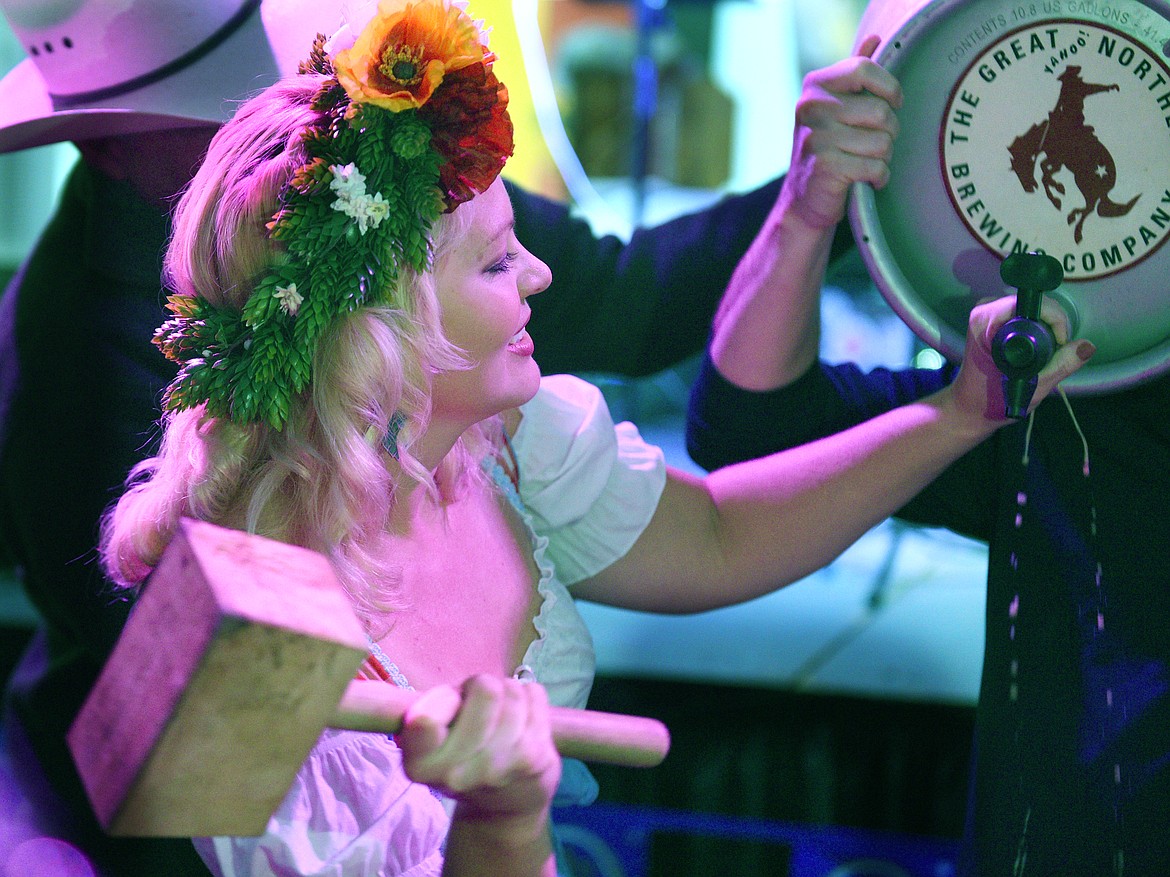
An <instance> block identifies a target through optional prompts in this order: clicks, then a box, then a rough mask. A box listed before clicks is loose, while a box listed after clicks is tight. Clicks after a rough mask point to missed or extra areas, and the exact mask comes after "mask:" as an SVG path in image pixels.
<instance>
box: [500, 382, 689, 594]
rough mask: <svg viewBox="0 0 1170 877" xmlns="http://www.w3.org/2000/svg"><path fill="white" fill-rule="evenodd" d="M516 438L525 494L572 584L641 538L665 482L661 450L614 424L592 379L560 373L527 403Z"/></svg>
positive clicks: (627, 425) (522, 495)
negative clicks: (588, 381)
mask: <svg viewBox="0 0 1170 877" xmlns="http://www.w3.org/2000/svg"><path fill="white" fill-rule="evenodd" d="M521 411H522V413H523V418H522V419H521V422H520V427H519V429H518V430H517V432H516V436H515V438H514V440H513V447H514V448H515V451H516V458H517V461H518V462H519V466H520V498H521V499H522V500H523V502H524V505H525V507H526V508H527V510H528V512H529V514H530V515H531V516H532V525H533V529H535V530H536V532H537V534H539V535H541V536H544V537H546V538H547V539H548V548H547V551H546V554H547V556H548V557H549V558H550V559H551V560H552V562H553V564H554V565H555V567H556V570H557V573H558V577H559V578H560V580H561V581H562V582H564V583H565V584H566V585H571V584H573V583H574V582H579V581H581V580H582V579H586V578H589V577H590V576H592V575H594V574H596V573H598V572H600V571H601V570H603V569H605V568H606V567H607V566H609V565H610V564H611V563H613V562H614V561H615V560H617V559H619V558H620V557H622V555H624V554H625V553H626V552H627V551H629V550H630V547H631V546H632V545H633V544H634V542H636V541H637V539H638V536H640V535H641V533H642V531H643V530H644V529H645V528H646V525H647V524H648V523H649V522H650V518H651V517H652V516H653V515H654V510H655V509H656V508H657V507H658V500H659V498H660V497H661V495H662V490H663V487H664V486H665V484H666V462H665V459H664V458H663V455H662V451H661V449H660V448H658V447H656V446H654V445H650V444H647V443H646V442H645V441H643V440H642V437H641V435H640V434H639V433H638V429H637V427H635V426H634V425H633V424H632V423H619V424H617V425H615V424H614V422H613V418H612V417H611V416H610V413H609V408H608V406H607V405H606V404H605V398H604V397H603V396H602V395H601V391H600V390H598V389H597V388H596V387H595V386H593V385H592V384H589V383H586V382H585V381H583V380H581V379H579V378H575V377H571V376H569V375H556V376H553V377H547V378H544V379H543V380H542V381H541V387H540V391H539V392H538V393H537V394H536V396H535V397H534V398H533V399H532V400H531V401H530V402H528V403H527V404H526V405H524V406H523V408H522V409H521Z"/></svg>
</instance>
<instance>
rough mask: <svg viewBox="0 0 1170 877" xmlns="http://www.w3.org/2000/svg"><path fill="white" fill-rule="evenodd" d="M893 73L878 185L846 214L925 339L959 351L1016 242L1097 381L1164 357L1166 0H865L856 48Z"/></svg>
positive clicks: (1168, 108)
mask: <svg viewBox="0 0 1170 877" xmlns="http://www.w3.org/2000/svg"><path fill="white" fill-rule="evenodd" d="M869 34H877V35H878V36H879V37H881V44H880V45H879V47H878V50H877V52H876V54H875V56H874V57H875V60H877V61H878V62H879V63H881V64H882V65H883V66H884V67H886V68H887V69H889V70H890V71H891V72H892V73H894V74H895V75H896V76H897V77H898V78H899V80H900V81H901V83H902V87H903V90H904V95H905V103H904V105H903V107H902V108H901V110H900V111H899V113H898V116H899V120H900V123H901V132H900V135H899V138H898V141H897V143H896V144H895V147H894V149H895V154H894V159H893V162H892V165H891V178H890V181H889V184H888V185H887V186H886V187H885V188H883V189H882V190H880V191H874V190H873V189H872V188H871V187H870V186H868V185H858V186H856V187H855V189H854V192H853V193H852V194H853V197H852V200H851V204H850V220H851V222H852V225H853V231H854V234H855V236H856V238H857V241H858V245H859V247H860V249H861V252H862V256H863V258H864V259H865V261H866V264H867V266H868V267H869V270H870V273H871V274H872V276H873V277H874V280H875V283H876V284H877V286H878V288H879V290H880V291H881V293H882V294H883V296H885V298H886V299H887V301H888V302H889V303H890V305H891V306H892V307H893V309H894V310H895V311H896V312H897V313H898V314H899V316H900V317H901V318H902V319H903V320H904V321H905V322H906V323H907V325H909V326H910V328H911V329H912V330H913V331H914V332H915V333H916V334H917V335H918V336H919V337H920V338H921V339H922V340H923V341H924V342H926V343H927V344H929V345H931V346H932V347H934V348H935V349H937V350H939V351H940V352H941V353H943V354H944V355H946V356H948V357H949V358H952V359H958V358H959V357H961V355H962V351H963V341H964V335H965V332H966V326H967V317H968V314H969V312H970V309H971V307H972V305H973V304H974V303H975V302H977V301H979V300H980V299H982V298H986V297H995V296H1000V295H1004V294H1007V293H1010V292H1012V290H1011V289H1010V288H1009V287H1007V286H1006V285H1005V283H1004V281H1003V280H1002V279H1001V277H1000V272H999V267H1000V264H1001V262H1002V261H1003V259H1004V258H1005V257H1006V256H1008V255H1010V254H1012V253H1017V252H1042V253H1046V254H1048V255H1050V256H1052V257H1054V258H1056V259H1057V260H1058V261H1059V262H1060V264H1061V266H1062V268H1063V274H1064V278H1063V281H1062V282H1061V283H1060V285H1059V287H1057V288H1056V289H1055V290H1054V291H1052V292H1051V293H1050V295H1052V296H1053V297H1055V298H1056V299H1057V300H1059V301H1060V302H1061V304H1062V305H1064V307H1065V308H1066V310H1067V311H1068V313H1069V315H1070V318H1071V321H1072V324H1073V329H1074V336H1075V337H1082V338H1089V339H1091V340H1092V341H1093V342H1094V343H1096V345H1097V348H1098V352H1097V354H1096V356H1095V357H1094V358H1093V359H1092V360H1091V361H1090V362H1089V363H1088V364H1087V365H1086V366H1085V367H1084V368H1083V369H1082V370H1081V371H1080V372H1079V373H1078V374H1076V375H1075V376H1073V377H1072V378H1071V379H1069V380H1068V381H1067V382H1066V387H1067V388H1068V389H1069V391H1070V392H1103V391H1106V390H1109V389H1114V388H1119V387H1123V386H1127V385H1130V384H1133V383H1137V382H1139V381H1142V380H1144V379H1146V378H1149V377H1152V376H1154V375H1156V374H1160V373H1162V372H1163V371H1164V370H1166V369H1167V368H1170V270H1168V268H1170V247H1168V246H1166V241H1167V238H1168V237H1170V64H1168V54H1170V5H1168V4H1167V3H1163V2H1153V0H1151V2H1145V3H1143V2H1138V0H1108V2H1102V0H932V2H925V3H922V2H912V0H874V2H872V3H871V4H870V5H869V6H868V7H867V8H866V10H865V12H864V13H863V15H862V19H861V23H860V26H859V28H858V31H857V39H858V43H860V41H861V40H863V39H864V38H865V37H866V36H867V35H869Z"/></svg>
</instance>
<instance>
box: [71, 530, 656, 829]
mask: <svg viewBox="0 0 1170 877" xmlns="http://www.w3.org/2000/svg"><path fill="white" fill-rule="evenodd" d="M366 654H367V642H366V637H365V634H364V632H363V630H362V627H361V625H360V624H359V623H358V620H357V618H356V616H355V615H354V613H353V610H352V609H351V607H350V603H349V600H348V598H347V596H346V594H345V592H344V591H343V590H342V588H341V586H340V584H339V583H338V582H337V580H336V578H335V576H334V574H333V571H332V568H331V567H330V566H329V563H328V561H326V559H325V558H324V557H323V556H322V555H320V554H317V553H316V552H313V551H308V550H306V549H303V548H297V547H295V546H291V545H286V544H284V543H280V542H275V541H272V540H270V539H265V538H262V537H259V536H250V535H248V534H246V533H241V532H239V531H236V530H227V529H224V528H222V527H217V526H214V525H212V524H207V523H203V522H198V521H190V520H184V521H183V522H182V523H181V524H180V527H179V529H178V532H177V533H176V534H175V538H174V539H173V540H172V542H171V544H170V546H169V547H168V548H167V550H166V552H165V554H164V556H163V558H162V560H161V561H160V563H159V565H158V567H157V568H156V569H155V571H154V573H153V574H152V575H151V577H150V580H149V582H148V584H147V587H146V588H145V589H144V590H143V592H142V594H141V596H140V597H139V599H138V602H137V604H136V605H135V608H134V611H133V613H132V614H131V617H130V620H129V622H128V623H127V624H126V627H125V629H124V630H123V632H122V636H121V638H120V639H119V641H118V643H117V645H116V646H115V648H114V651H113V653H112V654H111V656H110V659H109V661H108V662H107V663H106V666H105V668H104V669H103V671H102V673H101V675H100V677H99V678H98V681H97V683H96V685H95V686H94V688H93V690H92V691H91V692H90V696H89V698H88V699H87V700H86V702H85V705H84V706H83V707H82V709H81V712H80V713H79V714H78V716H77V719H76V720H75V721H74V723H73V726H72V728H71V729H70V731H69V735H68V742H69V747H70V749H71V750H72V752H73V758H74V760H75V762H76V763H77V768H78V771H79V773H80V774H81V778H82V781H83V782H84V784H85V788H86V790H87V792H88V793H89V797H90V800H91V802H92V804H93V807H94V811H95V813H96V814H97V817H98V820H99V821H100V823H101V824H102V826H104V827H105V829H106V830H107V831H108V832H110V833H111V834H115V835H130V836H160V837H195V836H208V835H259V834H262V833H263V832H264V829H265V826H266V825H267V823H268V820H269V817H270V816H271V815H272V813H273V812H274V811H275V810H276V808H277V806H279V804H280V802H281V800H282V799H283V798H284V796H285V794H287V792H288V789H289V787H290V786H291V785H292V780H293V777H294V775H295V774H296V771H297V770H298V769H299V768H300V766H301V764H302V763H303V762H304V760H305V758H306V757H307V756H308V753H309V750H310V749H311V748H312V746H313V744H314V743H315V742H316V740H317V738H318V737H319V736H320V734H321V732H322V730H323V729H324V728H325V727H327V726H329V727H334V728H344V729H348V730H355V731H377V732H382V733H394V732H395V731H397V730H398V729H399V728H400V727H401V722H402V716H403V714H404V713H405V711H406V709H407V707H408V706H409V705H410V703H411V702H412V701H413V700H414V698H415V697H416V696H417V694H416V693H415V692H412V691H407V690H405V689H400V688H398V687H397V686H395V685H392V684H390V683H386V682H375V681H362V680H355V675H356V673H357V671H358V668H359V666H360V665H361V663H362V661H363V660H364V659H365V656H366ZM552 725H553V736H554V738H555V741H556V745H557V749H558V750H559V751H560V752H561V754H563V755H566V756H571V757H575V758H581V759H585V760H589V761H602V762H609V763H613V764H623V765H630V766H642V767H651V766H653V765H656V764H658V763H660V762H661V761H662V759H663V758H664V757H665V756H666V752H667V750H668V749H669V747H670V736H669V734H668V732H667V730H666V728H665V726H663V725H662V724H661V723H660V722H657V721H654V720H652V719H646V718H640V717H637V716H623V715H615V714H612V713H600V712H591V711H588V710H573V709H563V708H554V709H553V713H552Z"/></svg>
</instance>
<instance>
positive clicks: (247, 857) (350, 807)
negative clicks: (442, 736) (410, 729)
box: [195, 729, 450, 877]
mask: <svg viewBox="0 0 1170 877" xmlns="http://www.w3.org/2000/svg"><path fill="white" fill-rule="evenodd" d="M449 825H450V820H449V818H448V815H447V811H446V810H445V808H444V807H443V804H442V803H441V801H440V800H439V799H438V798H437V797H436V796H435V795H434V794H433V793H432V792H431V790H430V789H429V788H428V787H427V786H423V785H419V784H418V783H414V782H411V781H410V779H409V778H408V777H407V776H406V774H405V773H404V772H403V770H402V753H401V750H399V749H398V747H397V746H396V745H395V744H394V742H393V741H392V740H391V739H390V738H389V737H386V736H384V735H380V734H362V733H355V732H352V731H337V730H332V729H327V730H326V731H325V733H324V734H323V735H322V736H321V738H320V740H318V742H317V744H316V745H315V746H314V747H313V750H312V752H311V753H310V754H309V758H308V759H307V760H306V761H305V763H304V765H303V766H302V767H301V769H300V771H298V773H297V775H296V779H295V780H294V782H293V785H292V788H291V789H290V790H289V792H288V794H287V795H286V796H285V798H284V801H283V802H281V805H280V807H279V809H278V810H277V811H276V813H274V814H273V816H272V818H271V819H270V820H269V822H268V826H267V829H266V832H265V834H263V835H262V836H260V837H215V838H196V839H195V848H196V849H197V850H198V851H199V854H200V856H201V857H202V858H203V861H204V862H205V863H206V864H207V866H208V868H209V869H210V870H211V872H212V874H215V875H216V877H292V875H304V877H348V875H352V874H362V875H369V877H375V875H376V877H439V875H440V874H441V872H442V870H443V843H444V841H445V839H446V836H447V829H448V827H449Z"/></svg>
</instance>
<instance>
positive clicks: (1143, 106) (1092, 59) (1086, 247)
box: [939, 19, 1170, 281]
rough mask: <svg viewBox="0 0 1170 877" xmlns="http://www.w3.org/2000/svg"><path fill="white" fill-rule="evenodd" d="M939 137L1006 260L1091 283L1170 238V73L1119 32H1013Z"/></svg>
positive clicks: (972, 69)
mask: <svg viewBox="0 0 1170 877" xmlns="http://www.w3.org/2000/svg"><path fill="white" fill-rule="evenodd" d="M940 140H941V143H940V146H941V148H940V150H939V156H940V159H941V162H942V173H943V176H944V179H945V180H946V184H947V190H948V193H949V195H950V198H951V202H952V203H953V205H954V207H955V210H956V211H957V212H958V214H959V216H960V217H961V218H962V220H963V223H964V224H965V225H966V226H967V228H968V229H969V230H970V232H971V233H972V234H973V235H974V236H975V237H976V238H977V239H978V240H979V241H980V242H982V244H983V245H984V246H986V247H987V248H988V249H990V250H991V251H992V252H994V253H996V254H997V255H998V256H1001V257H1002V256H1006V255H1008V254H1010V253H1013V252H1027V251H1031V250H1037V251H1040V252H1044V253H1048V254H1049V255H1051V256H1054V257H1056V258H1057V259H1058V260H1060V262H1061V264H1062V265H1063V267H1064V272H1065V279H1066V280H1067V281H1077V280H1090V279H1093V278H1098V277H1105V276H1108V275H1110V274H1115V273H1117V272H1119V271H1122V270H1124V269H1125V268H1126V267H1128V266H1129V265H1132V264H1134V263H1135V262H1138V261H1140V260H1142V259H1145V258H1146V257H1148V256H1150V255H1151V254H1152V253H1153V252H1154V251H1155V250H1157V249H1158V248H1159V247H1160V246H1162V244H1163V243H1165V241H1166V238H1167V237H1168V236H1170V68H1168V67H1167V66H1166V64H1165V63H1164V62H1163V60H1162V59H1161V58H1160V57H1158V56H1157V55H1155V54H1153V53H1152V52H1150V51H1149V50H1147V49H1146V48H1145V47H1144V46H1142V45H1141V44H1140V43H1138V42H1136V41H1134V40H1132V39H1130V38H1129V37H1128V36H1125V35H1124V34H1122V33H1119V32H1117V31H1115V30H1113V29H1112V28H1107V27H1104V26H1102V25H1100V24H1094V23H1091V22H1087V21H1080V20H1071V19H1060V20H1049V21H1041V22H1037V23H1036V24H1032V25H1029V26H1027V27H1025V28H1021V29H1020V30H1016V31H1013V32H1011V33H1008V34H1006V35H1004V36H1003V37H1002V38H1001V39H1000V40H999V41H997V42H996V43H994V44H992V45H990V46H989V47H988V48H987V49H986V50H985V51H984V52H983V53H982V54H981V55H979V56H978V57H977V58H975V60H974V61H973V62H972V63H971V65H970V66H969V67H968V68H967V70H966V71H965V72H964V73H963V76H962V77H960V79H959V81H958V82H957V83H956V84H955V88H954V90H953V91H952V92H951V95H950V99H949V100H948V103H947V108H946V116H945V119H944V123H943V125H942V127H941V129H940Z"/></svg>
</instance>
